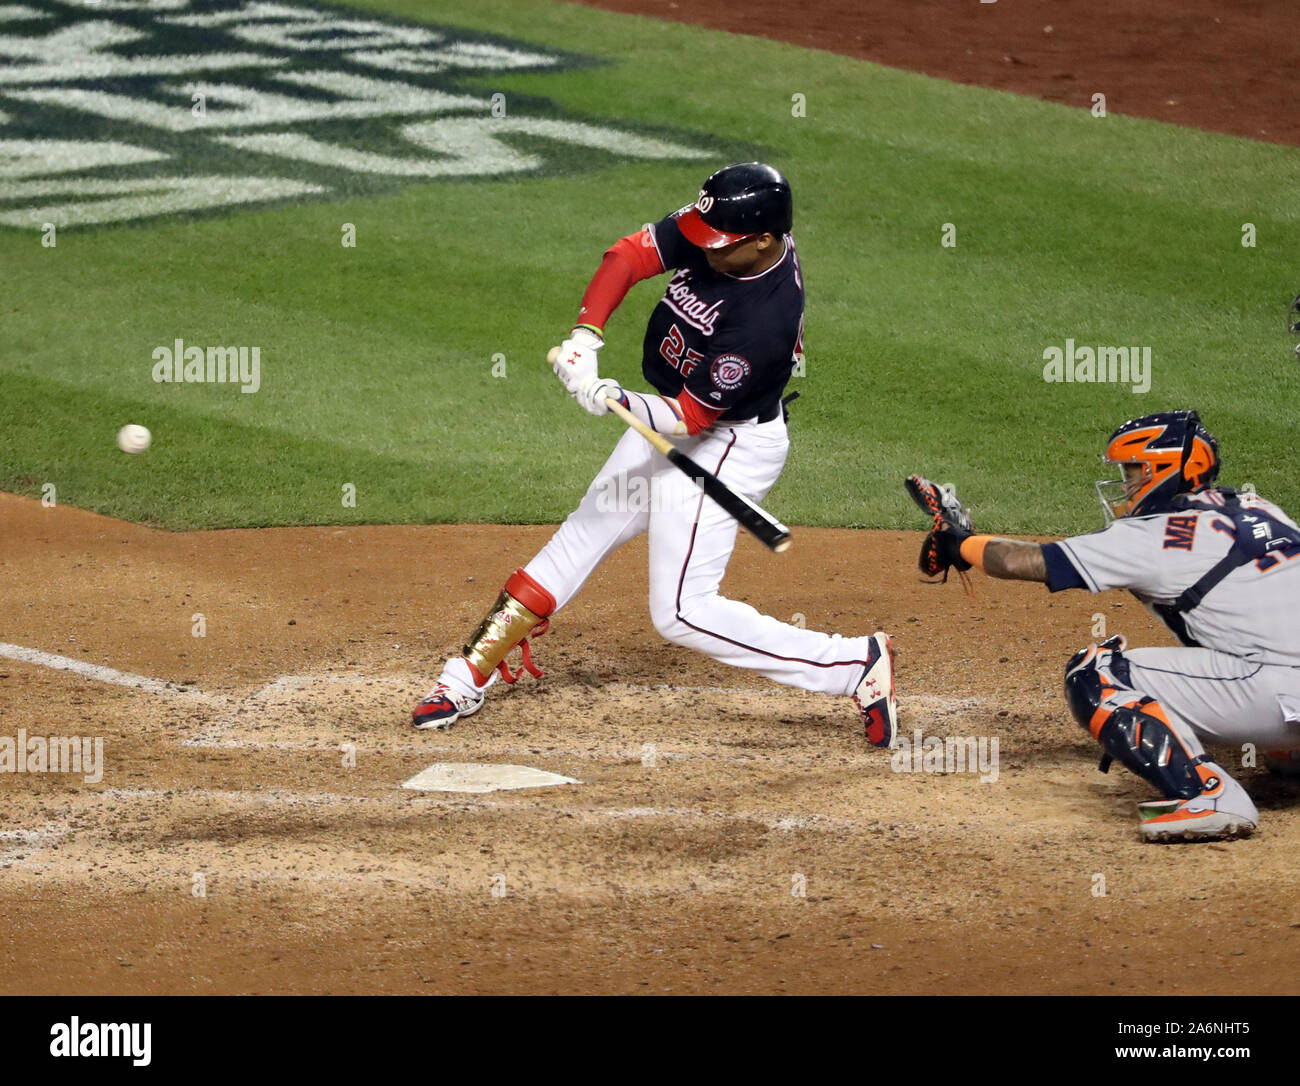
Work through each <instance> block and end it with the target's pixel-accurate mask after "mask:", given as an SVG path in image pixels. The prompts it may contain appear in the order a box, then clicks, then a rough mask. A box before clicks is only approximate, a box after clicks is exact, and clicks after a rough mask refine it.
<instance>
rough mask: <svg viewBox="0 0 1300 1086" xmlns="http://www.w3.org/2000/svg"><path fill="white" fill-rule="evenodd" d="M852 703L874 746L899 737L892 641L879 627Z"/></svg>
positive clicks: (886, 744)
mask: <svg viewBox="0 0 1300 1086" xmlns="http://www.w3.org/2000/svg"><path fill="white" fill-rule="evenodd" d="M868 661H869V662H868V663H867V669H866V670H865V671H864V672H863V673H862V679H861V680H860V681H859V682H858V685H857V689H856V690H854V692H853V703H854V704H855V705H856V706H857V707H858V712H860V713H861V714H862V726H863V727H864V728H865V729H866V733H867V739H868V740H869V741H870V742H871V744H872V745H873V746H877V747H892V746H893V745H894V740H895V739H896V738H897V736H898V699H897V698H896V697H895V696H894V643H893V641H892V640H891V639H890V637H889V635H888V634H886V633H882V632H880V631H879V630H878V631H876V632H875V633H874V634H872V635H871V654H870V656H869V657H868Z"/></svg>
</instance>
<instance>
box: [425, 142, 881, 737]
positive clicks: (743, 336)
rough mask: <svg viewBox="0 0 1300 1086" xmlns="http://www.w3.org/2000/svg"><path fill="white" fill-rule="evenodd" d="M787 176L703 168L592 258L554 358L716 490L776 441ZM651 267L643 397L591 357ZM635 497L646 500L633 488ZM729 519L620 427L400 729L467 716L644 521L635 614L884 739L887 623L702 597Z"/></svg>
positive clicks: (756, 475)
mask: <svg viewBox="0 0 1300 1086" xmlns="http://www.w3.org/2000/svg"><path fill="white" fill-rule="evenodd" d="M792 223H793V204H792V201H791V195H790V186H789V184H788V183H787V182H786V180H785V178H784V177H782V176H781V174H780V173H778V172H777V171H776V170H774V169H773V168H772V167H770V166H766V165H763V164H762V163H758V162H746V163H740V164H737V165H733V166H728V167H726V168H725V169H722V170H719V171H718V172H716V173H714V174H713V175H712V176H710V177H709V178H708V180H706V181H705V183H704V187H703V188H702V189H701V190H700V194H699V198H698V200H697V201H696V202H695V204H693V205H688V206H687V207H684V208H682V209H681V210H679V211H676V212H674V213H673V214H671V215H668V216H666V217H665V218H662V219H660V220H659V221H658V222H655V223H652V224H650V225H647V226H645V227H644V228H642V229H641V230H639V231H637V232H636V233H634V234H630V235H628V236H627V237H624V238H621V239H620V240H619V241H617V242H615V243H614V245H612V246H611V247H610V248H609V249H608V250H607V251H606V253H605V255H604V259H603V261H602V263H601V265H600V267H599V269H598V270H597V271H596V274H595V276H594V277H593V278H592V280H591V282H590V285H589V286H588V287H587V290H586V293H585V294H584V295H583V298H582V305H581V308H580V309H579V311H578V319H579V322H580V323H578V324H577V325H576V326H575V327H574V328H573V329H572V331H571V332H570V333H569V337H568V338H567V339H566V340H565V341H564V342H563V343H562V344H561V345H560V349H559V352H558V354H557V355H556V357H555V361H554V363H553V368H554V370H555V373H556V376H557V377H558V378H559V379H560V381H561V382H562V383H563V384H564V387H565V388H566V389H567V390H568V392H569V393H570V395H571V396H572V397H573V398H574V399H576V400H577V402H578V403H579V404H580V405H581V406H582V407H583V408H584V409H585V410H587V411H588V412H590V413H591V414H593V415H603V414H605V413H606V412H607V411H608V406H607V404H606V398H609V399H612V400H616V401H618V402H621V403H622V404H623V405H624V406H625V407H626V408H628V409H629V410H630V411H631V412H632V413H633V414H635V415H636V416H637V417H638V418H639V419H640V420H641V421H642V422H644V423H646V424H647V425H648V426H649V427H650V428H652V429H653V430H655V431H657V432H658V433H660V434H663V435H665V436H667V437H669V438H671V439H672V440H673V442H674V444H675V445H676V446H677V447H678V448H679V449H681V450H682V451H683V452H685V453H686V454H687V455H689V456H690V457H691V458H692V459H693V460H695V461H696V462H697V463H699V464H701V465H703V466H704V467H705V468H707V469H708V470H709V471H711V472H713V473H714V474H715V475H716V476H717V477H718V478H719V479H720V480H721V481H722V482H724V483H726V484H727V485H728V486H730V487H731V488H732V489H733V490H736V491H737V492H739V493H741V494H744V495H746V496H747V497H750V498H751V499H753V500H755V501H761V500H762V499H763V497H764V496H765V495H766V494H767V492H768V491H769V490H770V489H771V487H772V486H773V484H774V483H775V482H776V480H777V478H778V477H779V476H780V474H781V469H782V467H783V466H784V464H785V459H786V454H787V452H788V450H789V438H788V435H787V431H786V420H785V411H784V408H783V405H782V402H781V396H782V392H783V391H784V389H785V386H786V383H787V381H789V379H790V375H791V372H792V370H793V368H794V366H795V363H796V361H797V359H798V357H799V355H800V353H801V351H802V335H803V310H804V287H803V277H802V273H801V271H800V268H799V258H798V255H797V254H796V252H795V245H794V238H793V237H792V236H791V233H790V230H791V227H792ZM665 273H668V274H670V279H669V281H668V285H667V287H666V289H665V290H664V295H663V297H662V298H661V299H660V301H659V304H658V305H657V306H656V307H655V309H654V312H653V313H652V314H651V317H650V322H649V325H648V326H647V328H646V333H645V340H644V344H643V349H642V373H643V374H644V377H645V379H646V381H647V382H648V383H649V385H650V387H651V389H652V390H653V391H649V392H638V391H633V390H631V389H624V388H622V387H620V386H619V385H618V383H617V382H615V381H613V380H611V379H610V378H608V377H601V376H600V375H599V372H598V367H597V356H598V354H599V352H600V350H601V348H602V347H603V346H604V342H605V340H604V327H605V324H606V322H607V321H608V319H609V317H610V314H612V313H613V312H614V310H615V308H616V307H617V306H618V305H619V303H620V302H621V301H622V300H623V298H624V297H625V296H626V295H627V293H628V291H629V290H630V289H631V288H632V286H633V285H634V284H635V283H637V282H639V281H641V280H643V279H650V278H652V277H654V276H657V275H661V274H665ZM647 496H648V498H649V500H648V501H647V500H644V499H645V498H646V497H647ZM736 529H737V525H736V522H735V521H734V520H733V519H732V518H731V517H729V516H728V515H727V514H726V513H724V512H723V511H722V510H721V509H720V508H719V507H718V506H717V505H715V504H714V503H713V502H712V501H711V500H709V499H707V498H706V497H705V496H704V495H703V494H702V493H701V492H700V491H699V489H698V488H697V487H696V486H695V484H693V483H692V482H691V481H690V480H689V479H688V478H687V477H686V476H685V475H684V474H682V473H681V472H679V471H678V470H676V469H675V468H673V467H672V466H670V465H669V463H668V462H667V461H666V460H665V459H664V458H663V457H662V456H661V455H659V454H658V453H657V452H656V451H655V450H654V449H653V448H652V447H651V446H650V444H649V443H648V442H647V441H646V440H645V439H644V438H643V437H641V436H640V435H639V434H637V433H635V432H633V431H631V430H628V431H626V432H625V433H624V434H623V436H622V438H621V439H620V440H619V442H618V444H617V445H616V446H615V447H614V451H613V453H612V454H611V455H610V457H609V459H608V460H607V461H606V462H605V465H604V467H603V468H601V470H600V473H599V474H598V475H597V477H596V479H595V480H594V481H593V483H592V484H591V486H590V487H589V488H588V490H587V493H586V496H585V497H584V498H583V499H582V502H581V503H580V504H579V505H578V508H577V509H575V510H574V511H573V512H572V513H571V514H570V515H569V516H568V518H567V519H566V520H565V521H564V523H563V524H562V525H561V526H560V528H559V530H558V531H557V532H556V533H555V535H554V536H553V537H552V538H551V540H550V542H549V543H547V544H546V546H545V547H543V548H542V550H541V552H540V553H539V554H538V555H537V556H536V557H535V558H533V560H532V561H531V562H529V563H528V564H527V566H525V567H523V568H522V569H518V570H516V571H515V572H514V574H513V575H512V576H511V577H510V578H509V579H508V580H507V581H506V584H505V588H504V589H503V591H502V592H501V594H500V596H499V597H498V598H497V600H496V602H495V603H494V604H493V605H492V607H491V608H490V609H489V611H488V613H487V615H486V617H485V618H484V619H483V621H482V623H481V624H480V625H479V627H478V629H477V630H476V631H475V632H474V633H473V635H472V636H471V637H470V639H469V641H468V642H467V643H466V644H465V647H464V649H463V651H462V653H461V655H459V656H455V657H453V658H452V659H450V660H448V661H447V663H446V665H445V666H444V668H443V671H442V675H441V676H440V677H439V679H438V683H437V685H436V686H435V687H434V688H433V690H432V692H431V693H430V694H429V695H428V697H426V698H425V699H424V700H423V701H421V702H420V703H419V705H417V706H416V707H415V711H414V714H413V720H414V724H415V726H416V727H417V728H443V727H447V726H448V725H450V724H452V723H454V722H455V721H456V720H458V719H459V718H461V717H464V716H468V715H470V714H471V713H474V712H477V711H478V710H479V708H480V707H481V706H482V705H483V700H484V694H485V692H486V691H487V689H488V688H489V687H490V686H491V685H492V683H493V681H494V680H495V679H496V677H497V676H498V675H500V676H501V677H502V678H504V679H505V680H506V681H507V682H513V681H514V680H515V679H516V678H518V676H519V674H520V672H514V673H512V672H511V670H510V668H509V665H508V664H507V663H506V657H507V655H508V654H509V653H510V651H511V650H512V649H513V648H514V647H515V646H521V648H522V652H523V668H522V669H521V671H522V670H524V669H526V670H528V671H530V672H531V673H532V674H534V675H540V672H539V671H538V670H537V668H536V667H534V665H533V663H532V658H531V651H530V646H529V640H528V639H529V637H530V635H531V636H534V637H535V636H537V635H539V634H541V633H543V632H545V630H546V629H547V628H548V627H549V623H550V620H551V618H552V617H553V616H554V615H555V614H557V613H558V612H559V611H560V610H562V609H563V608H564V606H565V605H566V604H567V603H568V602H569V601H570V600H571V599H573V597H574V596H575V595H576V594H577V593H578V591H579V590H580V589H581V588H582V586H583V584H584V583H585V582H586V580H587V578H588V577H590V576H591V574H592V572H593V571H594V570H595V569H596V568H597V567H598V566H599V565H600V564H601V563H602V562H603V561H604V560H605V559H606V558H607V557H608V556H609V555H610V554H612V553H613V552H614V551H615V550H616V549H617V548H618V547H621V546H622V545H623V544H624V543H626V542H627V541H628V540H630V539H634V538H635V537H637V536H639V535H641V533H643V532H645V533H647V534H648V537H649V551H650V571H649V581H650V615H651V619H652V620H653V622H654V626H655V629H656V630H657V631H658V632H659V633H660V635H662V636H663V637H665V638H667V639H668V640H669V641H672V642H674V643H676V644H678V645H684V646H687V647H689V648H692V649H695V650H697V651H699V652H702V653H704V654H705V655H707V656H710V657H712V658H713V659H715V660H718V661H721V662H722V663H725V664H731V665H732V666H734V667H743V668H748V669H750V670H753V671H756V672H758V673H759V674H761V675H765V676H767V677H768V678H770V679H775V680H776V681H777V682H780V683H785V684H787V685H789V686H794V687H799V688H801V689H804V690H814V691H820V692H822V693H827V694H839V695H844V696H849V697H852V698H853V699H854V702H855V703H856V704H857V706H858V711H859V713H860V714H861V719H862V721H863V724H864V726H865V728H866V732H867V736H868V738H869V739H870V741H871V742H873V743H875V744H876V745H877V746H889V745H890V744H891V743H892V742H893V739H894V734H895V731H896V728H897V706H896V703H895V700H894V683H893V660H892V657H893V650H892V646H891V643H890V639H889V637H888V636H887V635H885V634H883V633H880V632H877V633H875V634H872V635H870V636H862V637H843V636H841V635H839V634H828V633H819V632H817V631H814V630H806V629H801V628H799V627H797V626H792V625H789V624H788V623H785V622H780V621H778V620H777V619H775V618H770V617H768V616H767V615H763V614H760V613H759V612H758V611H756V610H755V609H754V608H753V607H750V606H748V605H747V604H743V603H738V602H736V601H735V600H729V599H727V598H726V597H725V596H723V595H721V594H720V593H719V591H718V588H719V585H720V584H721V582H722V577H723V574H724V573H725V572H726V569H727V562H728V560H729V559H730V558H731V552H732V549H733V547H734V546H735V542H736Z"/></svg>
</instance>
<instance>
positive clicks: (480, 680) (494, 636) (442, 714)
mask: <svg viewBox="0 0 1300 1086" xmlns="http://www.w3.org/2000/svg"><path fill="white" fill-rule="evenodd" d="M554 610H555V597H554V596H552V595H551V593H550V592H548V591H547V590H546V588H545V587H543V586H542V585H541V584H539V583H538V582H537V581H536V580H534V579H533V578H532V577H530V576H529V575H528V574H527V573H526V572H525V571H524V570H522V569H517V570H515V572H514V573H513V574H512V575H511V576H510V579H509V580H508V581H506V585H505V588H503V589H502V590H501V594H500V595H499V596H497V598H496V602H495V603H493V604H492V606H491V607H490V608H489V609H488V613H487V614H486V615H484V616H483V621H482V622H480V623H479V624H478V628H477V629H476V630H475V631H474V634H473V636H472V637H471V638H470V639H469V641H467V642H466V643H465V647H464V648H463V649H462V650H461V655H460V656H458V657H455V658H453V659H451V660H449V661H447V665H446V666H445V667H444V668H443V672H442V676H441V677H440V678H439V680H438V683H437V685H436V686H434V688H433V689H432V690H431V691H430V692H429V694H428V695H427V696H426V697H425V698H424V699H423V700H422V701H421V702H420V703H419V704H418V705H417V706H416V707H415V709H414V711H413V712H412V714H411V722H412V723H413V724H414V725H415V726H416V727H417V728H422V729H423V728H447V727H450V726H451V725H452V724H454V723H455V722H456V721H457V720H459V719H460V718H461V717H466V716H470V715H471V714H473V713H476V712H478V710H479V709H480V708H481V707H482V705H483V695H484V692H485V691H486V689H487V687H488V686H489V684H490V681H491V680H492V678H493V672H494V671H496V672H499V673H500V675H501V678H502V680H503V681H504V682H507V683H513V682H514V681H515V680H516V679H518V678H519V677H520V676H521V675H522V674H523V673H524V672H525V671H527V672H528V674H530V675H532V676H533V677H535V678H538V679H540V678H541V677H542V671H541V669H540V668H538V667H537V666H536V665H535V664H534V663H533V654H532V648H531V646H530V644H529V639H530V638H533V637H541V636H542V634H544V633H546V631H547V630H548V629H550V625H551V622H550V616H551V614H552V612H553V611H554ZM516 646H518V647H519V648H520V650H521V651H522V653H523V663H522V664H521V666H520V668H519V670H518V671H513V672H512V671H511V670H510V665H509V664H508V663H507V661H506V657H507V656H509V655H510V653H511V651H513V650H514V648H515V647H516Z"/></svg>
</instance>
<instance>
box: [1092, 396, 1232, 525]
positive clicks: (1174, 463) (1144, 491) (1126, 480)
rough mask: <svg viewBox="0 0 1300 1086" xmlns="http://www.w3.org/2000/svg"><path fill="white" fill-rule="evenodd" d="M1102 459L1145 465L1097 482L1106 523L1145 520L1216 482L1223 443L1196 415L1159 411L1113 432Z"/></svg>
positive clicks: (1130, 421)
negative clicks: (1136, 471) (1182, 496)
mask: <svg viewBox="0 0 1300 1086" xmlns="http://www.w3.org/2000/svg"><path fill="white" fill-rule="evenodd" d="M1103 459H1105V460H1106V461H1107V462H1108V463H1111V464H1140V465H1141V466H1142V472H1141V474H1134V475H1131V476H1125V477H1122V478H1120V479H1118V480H1116V479H1107V480H1105V481H1103V482H1099V483H1098V484H1097V494H1098V495H1099V496H1100V498H1101V505H1102V509H1103V510H1104V511H1105V513H1106V517H1107V519H1108V520H1109V519H1110V518H1111V517H1134V516H1146V515H1149V514H1151V513H1159V512H1161V511H1162V510H1164V509H1167V508H1169V506H1170V504H1171V503H1172V502H1173V500H1174V498H1176V497H1177V496H1178V495H1179V494H1187V493H1192V492H1195V491H1197V490H1201V489H1203V488H1205V487H1207V486H1209V485H1210V484H1211V483H1213V482H1214V480H1215V479H1216V478H1217V477H1218V475H1219V442H1218V440H1217V439H1216V438H1215V436H1214V435H1213V434H1212V433H1210V432H1209V431H1208V430H1207V429H1206V428H1205V427H1204V426H1202V425H1201V418H1200V416H1199V415H1198V414H1197V413H1196V412H1195V411H1158V412H1156V413H1155V414H1153V415H1143V416H1142V417H1141V418H1137V419H1130V420H1129V421H1128V422H1126V423H1124V425H1123V426H1121V427H1120V428H1119V429H1118V430H1116V431H1115V432H1114V433H1113V434H1111V435H1110V440H1109V441H1107V442H1106V452H1105V454H1104V457H1103ZM1111 495H1113V496H1111Z"/></svg>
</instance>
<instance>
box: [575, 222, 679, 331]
mask: <svg viewBox="0 0 1300 1086" xmlns="http://www.w3.org/2000/svg"><path fill="white" fill-rule="evenodd" d="M664 270H665V268H664V266H663V262H662V261H661V260H660V259H659V250H658V249H656V248H655V241H654V234H652V233H651V232H650V230H648V229H644V230H639V231H637V233H635V234H629V235H628V236H627V237H625V238H619V240H618V241H616V242H614V244H613V245H611V246H610V247H609V248H608V249H606V250H605V259H604V260H602V261H601V263H600V267H599V268H597V269H596V274H595V275H593V276H592V277H591V282H590V283H589V284H587V290H586V293H585V294H583V296H582V307H581V308H580V309H579V310H578V323H579V324H585V325H589V326H590V327H592V328H596V329H599V330H602V331H603V330H604V327H605V322H606V321H608V320H609V317H610V314H611V313H613V312H614V310H615V309H617V308H618V305H619V303H620V302H621V301H622V300H623V299H624V298H626V297H627V292H628V291H629V290H631V289H632V287H633V285H634V284H636V283H639V282H641V280H643V279H650V278H653V277H654V276H656V275H659V274H661V273H662V272H663V271H664Z"/></svg>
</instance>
